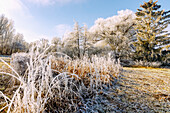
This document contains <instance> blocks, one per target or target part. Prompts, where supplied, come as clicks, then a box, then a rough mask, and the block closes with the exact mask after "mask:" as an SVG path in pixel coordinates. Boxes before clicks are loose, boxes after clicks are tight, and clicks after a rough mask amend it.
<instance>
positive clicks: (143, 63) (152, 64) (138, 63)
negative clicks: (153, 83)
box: [133, 61, 162, 68]
mask: <svg viewBox="0 0 170 113" xmlns="http://www.w3.org/2000/svg"><path fill="white" fill-rule="evenodd" d="M161 65H162V63H161V62H147V61H135V62H134V64H133V67H153V68H159V67H160V66H161Z"/></svg>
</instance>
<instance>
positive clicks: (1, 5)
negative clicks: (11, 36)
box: [0, 0, 50, 42]
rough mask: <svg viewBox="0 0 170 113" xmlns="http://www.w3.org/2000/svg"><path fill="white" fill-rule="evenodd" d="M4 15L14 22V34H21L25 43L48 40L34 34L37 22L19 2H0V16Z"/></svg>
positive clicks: (10, 0) (13, 0)
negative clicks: (41, 39)
mask: <svg viewBox="0 0 170 113" xmlns="http://www.w3.org/2000/svg"><path fill="white" fill-rule="evenodd" d="M1 14H4V15H5V17H7V18H8V19H12V20H13V21H14V28H15V29H16V32H19V33H22V34H23V35H24V39H25V40H26V41H27V42H33V41H35V40H38V39H40V38H50V37H49V36H46V35H44V34H41V33H38V32H35V30H34V26H36V24H35V23H37V21H36V20H35V19H34V17H33V16H32V15H31V13H30V12H29V9H28V8H27V7H26V5H25V4H23V2H22V1H21V0H0V15H1Z"/></svg>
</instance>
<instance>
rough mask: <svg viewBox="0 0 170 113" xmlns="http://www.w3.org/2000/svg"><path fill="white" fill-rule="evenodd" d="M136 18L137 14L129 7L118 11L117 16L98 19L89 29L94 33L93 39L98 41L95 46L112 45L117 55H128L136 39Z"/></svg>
mask: <svg viewBox="0 0 170 113" xmlns="http://www.w3.org/2000/svg"><path fill="white" fill-rule="evenodd" d="M134 18H135V14H134V13H133V12H132V11H130V10H128V9H127V10H122V11H118V15H116V16H112V17H109V18H106V19H103V18H99V19H98V20H96V21H95V25H94V26H92V27H91V28H90V30H89V31H90V33H92V34H93V35H94V37H93V39H92V40H94V41H96V42H97V43H96V44H95V46H102V47H105V46H110V48H111V50H112V51H114V53H115V55H117V57H123V56H128V55H129V51H130V50H131V48H130V45H131V43H130V42H131V41H132V40H133V39H134V37H133V34H134V30H133V25H134V21H133V20H134ZM98 41H100V42H98Z"/></svg>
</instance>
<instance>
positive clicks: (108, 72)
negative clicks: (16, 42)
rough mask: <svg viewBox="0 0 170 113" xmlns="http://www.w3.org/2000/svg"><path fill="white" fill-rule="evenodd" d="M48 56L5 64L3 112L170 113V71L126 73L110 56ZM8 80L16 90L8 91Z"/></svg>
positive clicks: (38, 53) (40, 52)
mask: <svg viewBox="0 0 170 113" xmlns="http://www.w3.org/2000/svg"><path fill="white" fill-rule="evenodd" d="M47 50H48V48H47V49H46V48H44V49H42V47H41V46H35V47H34V48H32V51H31V52H30V53H29V54H28V55H21V54H18V55H17V54H16V55H14V56H15V57H17V58H15V57H12V60H13V61H11V63H12V64H11V65H9V63H6V62H4V61H3V60H2V62H1V65H0V66H1V72H0V84H2V86H3V85H4V87H2V88H0V96H1V98H0V112H17V113H18V112H19V113H22V112H33V113H37V112H78V113H81V112H83V113H85V112H101V113H105V112H111V113H112V112H170V111H169V108H170V106H169V105H170V95H169V94H170V85H169V81H170V74H169V73H170V69H161V68H123V69H122V67H121V66H120V64H119V62H118V64H115V61H114V59H112V58H110V56H108V57H96V56H93V57H92V58H91V59H88V58H87V57H84V58H82V59H75V60H71V59H70V58H69V57H67V56H66V57H57V56H56V55H55V54H56V53H49V52H48V51H47ZM57 54H59V53H57ZM18 56H19V57H18ZM25 57H26V58H25ZM27 58H29V60H24V59H27ZM21 59H22V61H25V62H21V61H20V60H21ZM26 61H27V62H26ZM17 63H21V64H22V65H18V64H17ZM24 63H25V64H27V67H28V69H25V67H24V66H25V64H24ZM15 64H17V65H15ZM11 66H13V67H11ZM2 67H3V68H2ZM21 68H22V70H25V71H23V72H25V74H21V75H19V74H18V72H20V69H21ZM14 69H15V70H14ZM9 78H15V79H17V84H13V86H11V85H9V86H5V85H7V83H8V81H9V82H13V80H14V79H9ZM7 79H9V80H7Z"/></svg>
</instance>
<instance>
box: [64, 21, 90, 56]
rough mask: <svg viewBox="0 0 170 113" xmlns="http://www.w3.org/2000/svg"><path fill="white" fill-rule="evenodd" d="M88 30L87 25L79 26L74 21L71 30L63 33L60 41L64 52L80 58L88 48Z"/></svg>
mask: <svg viewBox="0 0 170 113" xmlns="http://www.w3.org/2000/svg"><path fill="white" fill-rule="evenodd" d="M89 36H90V35H89V32H88V29H87V25H84V26H83V27H80V26H79V25H78V22H75V24H74V28H73V31H72V32H70V33H67V34H65V35H64V38H63V40H62V42H63V43H64V52H65V53H66V54H68V55H69V56H71V57H78V58H81V57H82V56H84V55H85V54H86V53H87V51H88V48H89V43H88V39H89Z"/></svg>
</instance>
